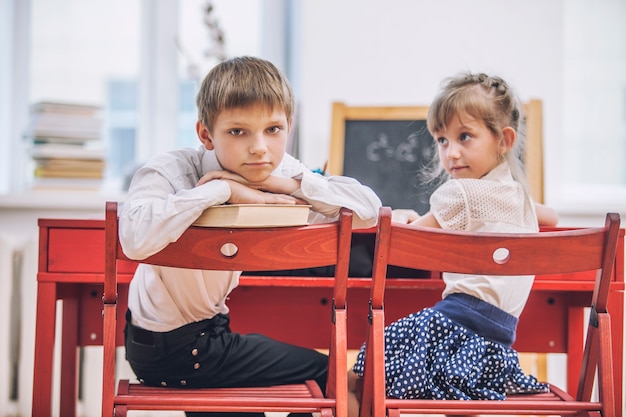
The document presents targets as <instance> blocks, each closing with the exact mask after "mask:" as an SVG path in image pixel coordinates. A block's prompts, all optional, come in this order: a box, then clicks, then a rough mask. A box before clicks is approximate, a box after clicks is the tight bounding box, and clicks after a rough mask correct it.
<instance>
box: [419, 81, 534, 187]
mask: <svg viewBox="0 0 626 417" xmlns="http://www.w3.org/2000/svg"><path fill="white" fill-rule="evenodd" d="M521 110H522V108H521V105H520V102H519V100H518V99H517V96H516V95H515V92H514V91H513V90H512V89H511V87H510V86H509V85H508V84H507V83H506V82H505V81H504V80H503V79H502V78H500V77H494V76H489V75H487V74H482V73H479V74H474V73H464V74H461V75H459V76H456V77H452V78H448V79H446V80H444V84H443V88H442V90H441V92H440V93H439V94H438V95H437V97H435V100H434V101H433V102H432V104H431V105H430V107H429V109H428V117H427V120H426V125H427V127H428V131H429V132H430V133H431V135H433V137H435V133H436V132H441V131H442V130H445V129H446V125H447V124H448V123H450V120H451V119H452V117H454V116H457V115H461V114H463V113H466V114H468V115H470V116H472V117H475V118H477V119H480V120H482V121H483V123H485V126H487V128H488V129H489V130H490V131H491V132H493V134H494V135H496V136H497V137H499V138H501V137H502V129H504V128H505V127H507V126H510V127H512V128H513V129H514V130H515V132H516V139H515V142H514V143H513V147H512V148H511V150H510V151H509V152H507V153H506V154H505V155H504V159H505V160H506V161H507V162H508V164H509V167H510V168H511V173H512V175H513V178H515V180H517V181H518V182H520V183H521V184H522V185H523V186H524V188H526V189H528V180H527V178H526V171H525V168H524V164H523V162H522V160H523V150H524V142H525V137H526V134H525V132H524V124H523V123H522V120H523V115H522V111H521ZM435 160H437V161H436V162H435V163H436V166H434V167H432V168H433V169H432V170H431V174H432V175H431V177H433V176H434V177H436V176H439V175H441V174H443V172H444V170H443V167H441V164H440V163H438V158H435Z"/></svg>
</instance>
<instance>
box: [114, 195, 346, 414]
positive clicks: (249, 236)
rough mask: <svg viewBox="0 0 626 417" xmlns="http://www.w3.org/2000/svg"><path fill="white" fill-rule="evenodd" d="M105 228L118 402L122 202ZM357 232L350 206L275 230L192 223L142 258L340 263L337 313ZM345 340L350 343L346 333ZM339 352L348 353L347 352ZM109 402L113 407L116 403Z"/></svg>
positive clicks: (289, 265)
mask: <svg viewBox="0 0 626 417" xmlns="http://www.w3.org/2000/svg"><path fill="white" fill-rule="evenodd" d="M105 227H106V236H105V250H106V258H105V283H104V297H103V301H104V309H105V323H104V327H105V328H104V370H103V371H104V379H103V383H104V390H105V391H103V401H112V398H113V393H114V389H115V375H114V369H115V316H116V315H115V314H107V311H106V310H107V308H112V309H115V306H116V299H117V273H116V272H117V262H118V261H124V260H129V258H128V257H127V256H126V255H125V254H124V251H123V249H122V247H121V245H120V242H119V234H118V216H117V203H116V202H107V204H106V217H105ZM351 236H352V212H351V211H350V210H348V209H345V208H344V209H341V212H340V216H339V219H338V221H336V222H332V223H324V224H313V225H306V226H295V227H273V228H213V227H211V228H208V227H198V226H191V227H190V228H189V229H187V230H186V231H185V232H184V233H183V234H182V235H181V236H180V238H179V239H178V240H176V241H175V242H172V243H170V244H169V245H168V246H166V247H165V248H164V249H162V250H161V251H160V252H158V253H156V254H154V255H152V256H150V257H148V258H146V259H143V260H141V261H140V262H141V263H145V264H152V265H161V266H170V267H179V268H192V269H208V270H229V271H278V270H291V269H302V268H314V267H320V266H334V267H335V274H334V287H333V304H332V306H331V307H332V311H333V312H334V311H336V310H338V309H344V308H345V305H346V293H347V277H348V265H349V257H350V241H351ZM275 279H277V280H279V279H281V278H280V277H275ZM330 318H331V315H330V314H329V319H330ZM343 339H344V341H345V336H344V337H343ZM338 354H339V355H341V354H344V355H345V352H338ZM332 360H333V358H332V357H331V361H332ZM343 363H345V358H343ZM331 366H332V364H331ZM344 366H345V365H344ZM329 375H330V373H329ZM333 377H336V378H337V379H339V380H340V381H339V382H338V383H341V384H345V381H344V376H343V372H342V374H341V375H339V374H338V375H336V376H335V375H333ZM329 378H330V376H329ZM330 385H331V384H329V386H328V387H327V389H330V390H332V391H333V394H334V390H335V388H336V387H332V386H330ZM346 389H347V388H346ZM107 390H109V391H107ZM104 406H105V405H103V407H104ZM106 406H107V407H108V408H110V407H111V406H112V405H111V404H108V405H106Z"/></svg>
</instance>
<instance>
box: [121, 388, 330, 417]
mask: <svg viewBox="0 0 626 417" xmlns="http://www.w3.org/2000/svg"><path fill="white" fill-rule="evenodd" d="M117 392H118V394H117V395H116V396H115V398H114V403H115V404H124V405H126V406H127V409H128V410H133V409H141V410H180V409H181V407H182V408H184V409H185V410H186V411H241V410H242V408H248V409H249V411H273V412H302V413H312V412H316V411H320V410H323V411H326V412H330V413H331V414H332V410H333V409H334V407H335V405H336V402H335V400H334V399H328V398H324V396H323V394H322V390H321V389H320V387H319V385H318V384H317V383H316V382H315V381H306V382H305V383H304V384H290V385H276V386H270V387H245V388H193V389H191V388H190V389H186V388H170V387H151V386H147V385H144V384H140V383H131V382H130V381H129V380H127V379H122V380H120V381H119V384H118V391H117ZM229 407H232V409H230V408H229ZM324 409H326V410H324ZM324 414H325V413H324Z"/></svg>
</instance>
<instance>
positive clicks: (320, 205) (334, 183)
mask: <svg viewBox="0 0 626 417" xmlns="http://www.w3.org/2000/svg"><path fill="white" fill-rule="evenodd" d="M301 181H302V182H301V185H300V189H299V190H298V191H296V192H295V193H294V194H293V195H294V196H295V197H298V198H301V199H303V200H305V201H307V202H308V203H309V204H310V205H311V208H312V210H313V211H314V212H315V213H316V215H314V216H313V218H312V219H311V222H312V223H322V222H328V221H332V220H335V219H336V218H337V217H338V216H339V210H340V209H341V207H346V208H349V209H350V210H352V211H353V212H354V214H355V217H354V218H353V227H354V228H368V227H372V226H374V225H376V222H377V221H378V212H379V209H380V207H381V205H382V203H381V201H380V198H379V197H378V195H376V193H375V192H374V191H373V190H372V189H371V188H369V187H367V186H365V185H363V184H361V183H360V182H359V181H357V180H356V179H354V178H350V177H344V176H329V177H327V176H323V175H321V174H318V173H314V172H311V171H310V170H308V169H305V170H303V171H302V173H301Z"/></svg>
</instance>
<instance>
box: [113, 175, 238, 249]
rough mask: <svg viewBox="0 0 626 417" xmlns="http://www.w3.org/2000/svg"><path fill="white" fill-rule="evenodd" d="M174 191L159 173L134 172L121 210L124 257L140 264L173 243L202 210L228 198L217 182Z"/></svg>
mask: <svg viewBox="0 0 626 417" xmlns="http://www.w3.org/2000/svg"><path fill="white" fill-rule="evenodd" d="M189 181H190V182H191V180H189ZM176 188H177V187H174V186H173V185H172V180H170V179H169V178H167V176H166V175H164V173H162V172H160V171H159V169H156V168H152V167H149V166H145V167H143V168H140V169H139V170H138V171H137V173H136V174H135V176H134V177H133V181H132V184H131V186H130V189H129V193H128V196H127V198H126V200H125V202H124V204H123V205H122V207H121V209H120V220H119V224H120V229H119V230H120V243H121V245H122V248H123V249H124V253H125V254H126V256H128V257H129V258H132V259H137V260H141V259H144V258H147V257H148V256H150V255H153V254H154V253H156V252H158V251H160V250H161V249H163V248H164V247H165V246H167V245H168V244H169V243H170V242H173V241H176V240H177V239H178V238H179V237H180V235H182V234H183V232H184V231H185V230H186V229H187V228H188V227H189V226H190V225H191V224H192V223H193V222H194V221H195V220H196V219H197V218H198V216H199V215H200V214H201V213H202V211H203V210H204V209H206V208H207V207H210V206H213V205H216V204H222V203H224V202H226V201H228V198H229V197H230V187H228V184H226V182H224V181H220V180H214V181H210V182H208V183H206V184H203V185H201V186H199V187H189V188H188V189H178V190H177V189H176Z"/></svg>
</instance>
